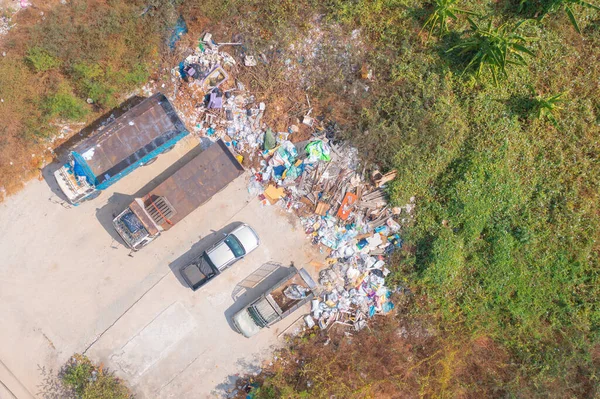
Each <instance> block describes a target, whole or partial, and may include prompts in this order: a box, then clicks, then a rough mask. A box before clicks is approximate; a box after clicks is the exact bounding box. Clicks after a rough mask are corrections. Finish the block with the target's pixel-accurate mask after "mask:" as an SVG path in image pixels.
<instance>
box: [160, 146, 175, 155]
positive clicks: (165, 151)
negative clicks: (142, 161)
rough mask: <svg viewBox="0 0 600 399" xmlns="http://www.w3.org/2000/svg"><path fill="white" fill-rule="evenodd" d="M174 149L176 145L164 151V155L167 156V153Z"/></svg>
mask: <svg viewBox="0 0 600 399" xmlns="http://www.w3.org/2000/svg"><path fill="white" fill-rule="evenodd" d="M173 148H175V145H172V146H171V147H169V148H167V149H166V150H164V151H163V152H162V154H166V153H167V152H169V151H171V150H172V149H173Z"/></svg>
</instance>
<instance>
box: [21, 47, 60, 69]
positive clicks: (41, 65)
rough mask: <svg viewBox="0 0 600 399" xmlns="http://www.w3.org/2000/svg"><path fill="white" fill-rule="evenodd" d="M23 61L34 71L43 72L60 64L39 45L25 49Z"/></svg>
mask: <svg viewBox="0 0 600 399" xmlns="http://www.w3.org/2000/svg"><path fill="white" fill-rule="evenodd" d="M25 61H26V62H27V63H28V64H29V65H30V66H31V67H32V68H33V69H34V70H35V71H36V72H45V71H48V70H50V69H54V68H58V67H60V65H61V62H60V60H59V59H58V58H56V57H54V56H52V55H51V54H50V53H49V52H48V51H46V50H44V49H43V48H41V47H32V48H30V49H29V50H27V55H26V56H25Z"/></svg>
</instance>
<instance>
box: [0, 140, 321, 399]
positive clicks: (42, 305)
mask: <svg viewBox="0 0 600 399" xmlns="http://www.w3.org/2000/svg"><path fill="white" fill-rule="evenodd" d="M196 144H197V141H196V139H194V138H189V139H186V140H184V141H183V142H181V143H180V144H178V145H177V147H176V148H175V150H173V151H171V152H170V153H168V154H164V155H162V156H161V157H159V159H158V161H157V162H155V163H153V164H152V165H149V166H147V167H144V168H141V169H139V170H137V171H135V172H134V173H132V174H131V175H129V176H128V177H126V178H124V179H123V180H121V181H119V182H118V183H117V184H115V185H114V186H113V187H111V188H110V189H109V190H107V191H106V192H104V193H103V194H102V195H101V196H100V197H98V198H96V199H95V200H93V201H91V202H88V203H84V204H83V205H81V206H79V207H73V208H70V209H68V208H66V207H65V206H63V205H61V202H60V198H59V197H58V196H57V195H56V194H55V193H54V191H55V190H56V187H54V183H53V182H52V179H51V178H48V177H50V173H51V172H52V167H50V168H47V169H46V170H45V171H44V175H45V177H46V180H42V181H32V182H30V183H29V184H28V185H27V187H26V188H25V189H24V190H23V191H21V192H20V193H18V194H16V195H14V196H12V197H10V198H8V199H7V201H5V202H4V203H2V204H0V224H1V225H2V226H3V228H2V230H1V231H0V253H2V254H3V256H2V257H1V258H0V293H1V296H2V301H0V314H1V315H2V328H1V329H0V341H1V342H3V343H4V344H3V345H0V381H2V382H3V384H4V385H5V386H2V385H0V396H1V397H2V398H4V397H5V396H6V397H9V398H10V397H11V396H10V395H11V394H10V393H8V394H7V393H6V392H12V395H14V396H15V397H18V398H27V397H40V398H45V397H60V396H52V395H53V392H55V387H53V385H52V381H51V380H52V379H51V378H50V379H49V378H48V377H50V376H52V375H55V374H56V371H57V370H58V369H59V368H60V366H61V365H62V364H64V363H65V361H66V360H67V359H68V358H69V357H70V356H71V355H72V354H73V353H85V354H86V355H88V356H89V357H90V358H91V359H92V360H94V361H98V362H101V363H103V364H104V365H105V366H106V367H108V368H109V369H111V370H114V371H115V373H116V374H117V376H119V377H122V378H124V379H125V380H127V381H128V382H129V384H130V385H131V386H132V388H133V390H134V392H135V394H136V397H138V398H191V397H194V398H205V397H206V398H207V397H221V396H223V395H224V393H225V392H226V391H227V390H228V389H229V388H230V387H231V386H232V383H233V382H234V381H235V378H236V374H238V373H248V372H255V371H257V370H258V369H259V366H260V365H261V362H262V361H263V360H264V359H265V358H266V357H267V356H268V355H269V354H270V353H271V350H272V349H274V348H275V347H277V346H278V345H280V344H281V343H282V339H281V338H278V335H279V334H280V333H281V332H282V331H283V330H284V329H285V328H287V327H288V325H289V324H290V323H292V322H294V321H295V320H297V319H298V317H299V316H300V315H302V312H301V311H297V312H296V313H294V314H293V315H291V316H290V317H289V318H288V319H285V320H283V321H281V322H280V323H278V324H276V325H275V326H274V327H273V328H270V329H267V330H265V331H262V332H261V333H260V334H258V335H257V336H255V337H253V338H252V339H246V338H244V337H243V336H241V335H240V334H238V333H236V332H235V331H234V330H233V329H232V327H231V325H230V322H229V319H230V317H231V315H232V314H234V313H235V312H236V311H237V310H239V309H241V308H242V307H243V306H244V305H246V304H247V303H249V302H251V301H252V300H253V299H254V298H256V297H258V295H259V294H260V293H261V291H262V290H264V289H266V288H267V287H268V285H269V284H272V283H273V282H274V281H276V280H278V279H279V278H281V276H282V275H284V274H285V273H286V269H285V268H284V267H283V266H289V265H290V263H291V262H293V263H294V264H295V265H296V266H298V267H305V268H306V269H307V270H308V271H309V272H311V273H313V277H315V276H314V272H315V270H314V268H315V265H318V264H319V263H320V262H323V259H324V254H320V253H318V251H317V250H316V249H315V248H314V247H312V246H311V245H310V242H309V241H308V240H307V239H306V238H305V235H304V232H303V231H302V230H301V226H300V225H299V224H298V226H296V225H295V224H294V218H290V217H289V216H290V215H287V214H285V213H283V211H281V210H280V209H279V208H277V207H262V206H261V204H260V202H259V201H258V200H257V199H255V198H251V197H250V196H249V195H248V192H247V188H246V180H245V178H246V176H242V177H240V178H238V179H237V180H236V181H234V182H233V183H231V184H230V185H229V186H228V187H227V188H226V189H225V190H223V191H221V192H220V193H218V194H217V195H215V196H214V197H213V198H212V199H211V200H210V201H209V202H208V203H206V204H205V205H203V206H202V207H201V208H200V209H198V210H196V211H195V212H193V213H192V214H191V215H189V216H188V217H187V218H186V219H185V220H183V221H182V222H181V223H180V224H178V225H177V226H175V227H174V228H172V229H171V230H169V231H168V232H167V233H165V234H164V235H163V236H161V237H159V238H158V239H157V240H156V241H155V242H153V243H152V244H151V245H149V246H148V247H146V248H144V249H142V250H141V251H140V252H138V253H135V254H133V255H132V256H128V255H129V254H130V253H129V251H128V250H127V249H126V248H125V247H124V246H123V245H122V244H121V243H120V241H119V240H118V239H117V237H116V236H115V232H114V231H113V230H112V228H111V220H112V217H113V216H112V215H113V214H114V213H116V212H120V211H121V210H122V209H124V207H125V206H126V204H127V203H129V202H130V201H131V198H132V197H133V196H135V193H136V192H137V191H138V190H139V189H140V188H142V187H143V186H144V185H145V184H146V183H148V182H149V181H150V180H152V179H153V178H154V177H156V176H157V175H159V174H160V173H161V172H162V171H163V170H164V169H166V168H167V167H168V166H169V165H170V164H172V163H173V162H174V161H176V160H177V159H179V158H180V157H181V156H183V155H184V154H185V153H186V152H187V151H188V150H189V149H191V148H192V147H193V146H194V145H196ZM49 184H50V185H51V186H52V187H49ZM238 222H245V223H248V224H249V225H251V226H252V227H254V228H255V229H256V231H257V232H258V234H259V236H260V238H261V246H260V247H259V248H258V249H257V250H256V251H255V252H253V253H252V254H250V255H249V256H247V257H246V258H245V259H244V260H242V261H240V262H238V263H237V264H235V265H234V266H233V267H231V268H230V269H228V270H227V271H226V272H225V273H224V274H223V275H221V276H219V277H218V278H217V279H215V280H214V281H212V282H211V283H210V284H208V285H207V286H205V287H203V288H202V289H201V290H199V291H197V292H195V293H194V292H192V291H191V289H189V288H188V287H186V286H185V285H184V283H183V281H182V280H181V277H180V275H179V274H178V270H179V268H181V267H182V266H183V265H185V264H186V262H187V261H188V260H189V259H191V258H192V257H194V256H196V255H197V254H199V253H200V252H201V251H202V250H203V249H204V248H206V247H207V246H209V245H211V244H212V243H213V242H214V241H215V239H218V238H219V237H220V234H221V233H222V232H223V231H226V229H228V228H231V227H232V226H235V223H238ZM273 264H280V265H281V266H282V267H276V266H273ZM257 270H258V271H257ZM265 270H267V271H268V273H266V272H265ZM257 275H258V276H260V278H257V277H256V276H257ZM253 276H254V277H253ZM249 281H254V283H253V284H249V283H248V282H249ZM257 281H261V282H260V283H258V285H256V286H255V287H254V288H251V286H253V285H254V284H255V283H256V282H257ZM2 389H4V391H2Z"/></svg>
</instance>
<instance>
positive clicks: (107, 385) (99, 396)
mask: <svg viewBox="0 0 600 399" xmlns="http://www.w3.org/2000/svg"><path fill="white" fill-rule="evenodd" d="M61 377H62V378H61V380H62V383H63V384H64V385H65V386H66V387H68V388H71V389H72V390H73V391H74V392H75V394H76V395H77V397H78V398H81V399H130V398H131V397H132V395H131V392H130V391H129V388H127V386H125V385H124V384H123V381H122V380H120V379H119V378H117V377H115V376H114V375H113V374H112V373H109V372H107V371H106V370H104V369H103V368H102V366H100V367H98V366H95V365H94V364H93V363H92V362H91V361H90V359H88V358H87V357H86V356H83V355H79V354H76V355H74V356H73V357H72V358H71V360H70V361H69V363H68V364H67V365H66V366H65V369H64V371H63V373H62V375H61Z"/></svg>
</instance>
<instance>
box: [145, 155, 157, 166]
mask: <svg viewBox="0 0 600 399" xmlns="http://www.w3.org/2000/svg"><path fill="white" fill-rule="evenodd" d="M157 159H158V157H154V158H151V159H149V160H147V161H146V162H144V163H143V164H142V166H148V165H152V164H153V163H154V162H156V160H157Z"/></svg>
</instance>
